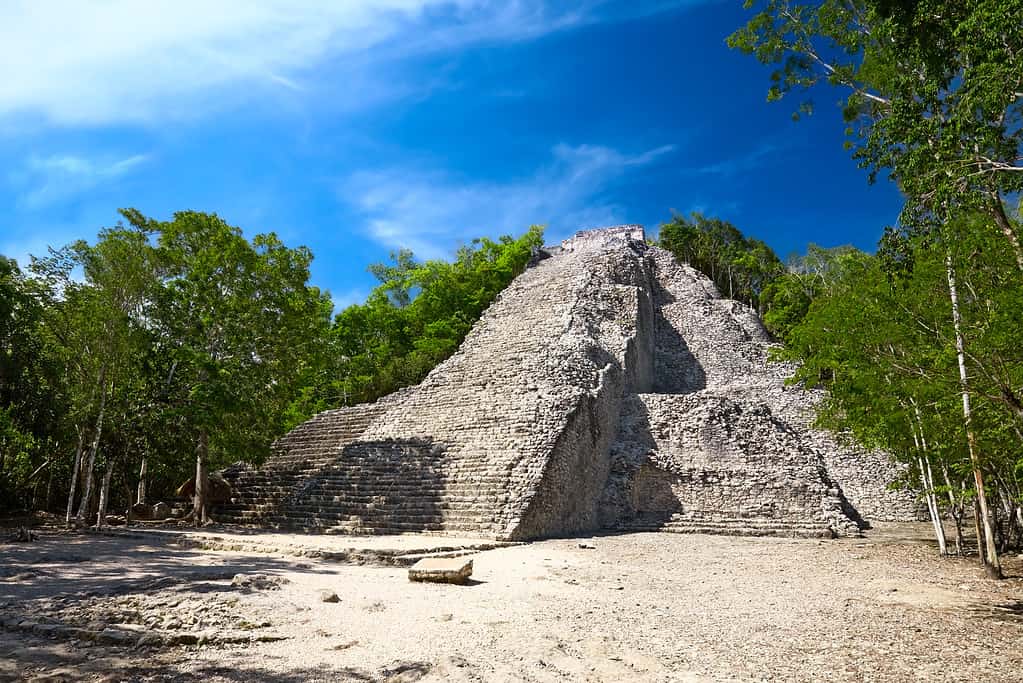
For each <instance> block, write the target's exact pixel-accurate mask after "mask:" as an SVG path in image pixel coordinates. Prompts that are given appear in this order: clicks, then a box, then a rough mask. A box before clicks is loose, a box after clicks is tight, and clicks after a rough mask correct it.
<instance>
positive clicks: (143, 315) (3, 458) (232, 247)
mask: <svg viewBox="0 0 1023 683" xmlns="http://www.w3.org/2000/svg"><path fill="white" fill-rule="evenodd" d="M121 214H122V216H123V219H124V220H123V221H121V222H120V223H119V224H118V225H117V226H115V227H112V228H106V229H104V230H102V231H101V232H100V233H99V235H98V237H97V238H96V240H95V243H94V244H89V243H87V242H85V241H78V242H75V243H74V244H71V245H68V246H65V247H63V248H61V249H56V250H51V252H50V254H49V255H48V256H46V257H43V258H33V260H32V263H31V264H30V265H29V266H28V268H27V269H26V271H22V270H21V269H20V268H19V266H18V264H16V263H15V262H14V261H12V260H10V259H6V258H0V501H2V505H3V506H5V507H7V508H12V507H31V508H46V509H57V508H58V507H60V508H61V509H62V510H63V511H64V515H65V517H66V520H67V522H69V523H77V524H85V523H91V522H92V520H94V519H97V515H98V523H99V524H102V523H103V519H104V516H105V513H106V511H107V510H108V509H110V510H113V509H115V508H114V507H113V506H115V505H116V506H117V507H116V509H118V510H123V509H124V507H125V506H126V505H127V503H128V501H132V502H136V501H144V500H145V498H146V490H147V488H148V489H149V491H151V492H154V493H157V494H159V495H161V496H167V495H168V494H172V492H173V491H174V490H175V488H176V487H177V486H178V485H179V484H181V483H182V482H184V481H186V480H188V479H189V478H190V477H192V476H193V473H196V481H198V482H204V481H205V480H206V477H205V476H204V473H205V472H206V471H207V468H217V467H223V466H224V465H227V464H228V463H230V462H234V461H237V460H247V461H255V462H258V461H259V460H261V459H262V458H263V457H264V456H265V455H266V453H267V452H268V448H269V445H270V442H271V441H272V440H273V439H274V438H275V437H277V436H279V435H281V434H283V433H284V432H285V431H287V430H288V429H289V428H291V427H292V426H294V425H295V424H297V423H299V422H301V421H303V420H305V419H306V418H308V417H309V416H310V415H312V414H313V413H315V412H318V411H320V410H323V409H326V408H330V407H336V406H340V405H348V404H352V403H357V402H361V401H371V400H374V399H375V398H377V397H379V396H381V395H383V394H386V393H388V392H391V391H393V390H395V389H397V388H400V387H403V386H407V385H409V384H414V383H416V382H418V381H419V380H421V379H422V378H423V376H425V374H426V373H427V372H428V371H429V370H430V369H431V368H432V367H433V366H434V365H436V364H437V363H438V362H440V361H441V360H443V359H444V358H446V357H447V356H449V355H450V354H451V353H453V352H454V350H455V349H456V348H457V347H458V345H459V343H460V342H461V340H462V338H463V337H464V336H465V334H466V333H467V332H468V330H469V329H470V327H471V326H472V324H473V322H474V321H475V320H476V319H477V318H478V317H479V315H480V314H481V312H482V311H483V310H484V309H485V308H486V307H487V306H488V305H489V304H490V302H491V301H492V300H493V299H494V297H495V296H496V295H497V294H498V293H499V292H500V291H501V290H502V289H503V288H504V287H505V286H506V285H507V284H508V283H509V282H510V281H511V279H512V278H514V277H515V276H516V275H517V274H518V273H520V272H521V271H522V270H523V269H524V268H525V267H526V264H527V263H528V261H529V259H530V257H531V256H532V254H533V250H534V248H535V247H537V246H538V245H540V244H541V242H542V230H541V229H540V228H536V227H534V228H530V229H529V230H528V231H526V232H525V233H524V234H523V235H522V236H520V237H518V238H517V239H515V238H511V237H502V238H501V239H500V240H498V241H496V242H495V241H492V240H488V239H481V240H477V241H475V242H474V243H472V244H471V245H468V246H465V247H462V248H461V249H459V251H458V252H457V254H456V255H455V258H454V259H453V260H451V261H450V262H445V261H419V260H417V259H416V258H415V257H414V255H413V254H412V253H410V252H407V251H403V252H401V253H398V254H395V255H394V263H393V264H390V265H386V264H378V265H375V266H372V267H371V270H372V272H373V274H374V275H376V277H377V278H378V279H379V280H380V284H379V286H378V287H377V288H376V289H375V290H374V291H373V293H372V294H371V295H370V297H369V298H368V299H367V301H366V302H365V303H364V304H361V305H355V306H351V307H349V308H346V309H345V310H343V311H341V312H340V313H339V314H338V315H337V316H333V305H332V303H331V301H330V298H329V296H328V295H327V294H325V293H323V292H321V291H319V290H318V289H317V288H316V287H313V286H311V285H310V284H309V264H310V262H311V261H312V257H313V255H312V254H311V253H310V251H309V250H308V249H305V248H303V247H300V248H297V249H293V248H289V247H287V246H285V245H283V244H282V243H281V242H280V241H279V240H278V239H277V238H276V237H275V236H274V235H273V234H267V235H256V236H255V237H253V238H252V239H251V240H249V239H246V238H245V237H244V235H243V234H242V231H241V230H240V229H239V228H237V227H233V226H231V225H229V224H227V223H226V222H225V221H224V220H223V219H221V218H219V217H218V216H216V215H210V214H203V213H195V212H188V211H186V212H180V213H177V214H175V216H174V217H173V219H172V220H170V221H166V222H161V221H155V220H152V219H150V218H147V217H145V216H143V215H142V214H141V213H139V212H138V211H135V210H123V211H122V212H121ZM199 488H200V491H199V493H200V496H198V499H199V500H201V499H203V496H202V495H201V494H202V493H203V492H202V488H203V487H202V485H201V484H200V486H199ZM65 502H66V507H65V505H64V503H65ZM193 514H195V515H196V521H204V520H205V519H206V518H207V515H208V512H207V511H206V510H205V506H204V505H203V504H201V503H197V506H196V509H195V510H194V511H193Z"/></svg>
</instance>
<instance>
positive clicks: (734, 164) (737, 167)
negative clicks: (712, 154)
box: [695, 143, 784, 176]
mask: <svg viewBox="0 0 1023 683" xmlns="http://www.w3.org/2000/svg"><path fill="white" fill-rule="evenodd" d="M782 149H784V147H783V146H781V145H776V144H773V143H764V144H762V145H760V146H758V147H755V148H753V149H752V150H750V151H749V152H748V153H746V154H742V155H740V156H736V157H732V158H730V159H723V160H721V161H718V162H715V163H713V164H708V165H706V166H701V167H699V168H697V169H695V172H696V173H700V174H704V175H718V176H732V175H736V174H737V173H746V172H748V171H752V170H754V169H756V168H758V167H759V166H761V165H763V162H764V161H765V160H766V159H769V158H770V157H771V156H773V155H774V154H776V153H778V152H780V151H782Z"/></svg>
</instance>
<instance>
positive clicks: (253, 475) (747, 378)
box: [216, 225, 918, 540]
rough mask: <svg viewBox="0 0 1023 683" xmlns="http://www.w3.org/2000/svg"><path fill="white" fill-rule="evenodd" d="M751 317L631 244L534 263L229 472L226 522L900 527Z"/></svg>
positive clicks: (902, 502)
mask: <svg viewBox="0 0 1023 683" xmlns="http://www.w3.org/2000/svg"><path fill="white" fill-rule="evenodd" d="M771 346H772V341H771V339H770V337H769V335H768V334H767V332H766V331H765V329H764V327H763V325H762V324H761V322H760V320H759V318H758V317H757V315H756V313H755V312H754V311H752V310H751V309H750V308H748V307H747V306H745V305H743V304H740V303H738V302H736V301H732V300H729V299H725V298H722V297H721V295H720V294H719V293H718V291H717V290H716V288H715V287H714V285H713V283H712V282H711V281H710V280H709V279H707V278H706V277H705V276H703V275H702V274H700V273H699V272H697V271H696V270H694V269H692V268H690V267H689V266H686V265H683V264H680V263H678V262H677V261H676V260H675V258H674V257H673V256H672V255H671V254H670V253H668V252H667V251H665V250H663V249H660V248H657V247H653V246H650V245H648V244H647V243H646V241H645V236H644V233H643V229H642V227H639V226H631V225H630V226H618V227H612V228H602V229H596V230H587V231H583V232H579V233H577V234H576V235H575V236H574V237H572V238H571V239H568V240H565V241H564V242H562V243H561V245H560V246H557V247H546V248H545V249H544V250H543V252H541V253H540V254H538V255H537V258H536V259H535V263H534V264H533V265H532V266H531V267H529V268H528V269H527V270H526V271H525V272H524V273H523V274H522V275H520V276H519V277H518V278H516V279H515V280H514V282H512V284H511V285H510V286H509V287H508V288H507V289H506V290H505V291H504V292H502V293H501V295H500V296H499V297H498V298H497V300H496V301H495V302H494V303H493V305H491V306H490V308H489V309H488V310H487V311H486V312H485V313H484V315H483V316H482V318H481V319H480V320H479V322H478V323H477V324H476V326H475V327H474V328H473V329H472V331H471V332H470V333H469V335H468V336H467V337H466V339H465V341H464V343H463V344H462V346H461V347H460V348H459V350H458V352H457V353H455V354H454V355H453V356H452V357H451V358H449V359H448V360H446V361H445V362H443V363H441V364H440V365H438V366H437V367H436V368H435V369H434V370H433V371H432V372H431V373H430V374H429V375H428V376H427V377H426V379H424V380H423V382H422V383H421V384H419V385H417V386H415V387H410V388H408V389H404V390H402V391H400V392H397V393H395V394H392V395H390V396H387V397H385V398H383V399H381V400H379V401H377V402H375V403H372V404H364V405H357V406H351V407H347V408H340V409H337V410H329V411H326V412H324V413H321V414H319V415H317V416H315V417H314V418H312V419H311V420H309V421H308V422H306V423H304V424H302V425H300V426H298V427H297V428H295V429H294V430H293V431H291V432H290V433H288V434H287V435H285V436H283V437H282V438H280V439H279V440H278V441H277V442H276V443H275V444H274V448H273V455H272V456H271V457H270V458H269V459H268V460H267V462H266V463H265V464H264V465H263V467H262V468H260V469H252V468H250V467H247V466H244V465H236V466H232V467H231V468H228V469H227V470H225V472H224V476H225V477H226V478H227V479H228V480H229V481H230V482H231V484H232V488H233V491H234V497H233V499H232V501H231V503H229V504H225V505H221V506H220V507H219V508H218V510H217V511H216V512H217V518H218V519H220V520H222V521H228V522H236V523H245V524H260V525H266V526H275V527H281V528H293V529H300V530H319V531H326V532H332V533H353V534H357V533H376V534H389V533H407V532H417V533H423V532H432V533H443V534H448V535H459V536H465V535H472V536H485V537H490V538H497V539H508V540H522V539H534V538H542V537H549V536H564V535H573V534H581V533H591V532H594V531H596V530H599V529H644V530H647V529H662V530H666V531H678V532H687V531H698V532H711V533H731V534H758V535H760V534H780V535H797V536H832V535H843V534H848V533H854V532H856V531H857V529H859V528H861V527H862V526H863V525H864V524H865V523H866V522H867V521H869V520H902V519H913V518H915V517H916V514H917V510H918V506H917V504H916V503H915V501H914V497H913V496H912V495H911V494H908V493H899V492H893V491H891V490H888V488H887V486H886V485H887V484H888V483H889V482H890V481H891V480H892V479H894V478H895V477H896V476H897V475H898V471H897V469H896V468H895V466H894V465H892V464H890V463H889V462H888V460H887V458H885V457H884V456H883V455H881V454H877V453H871V452H865V451H863V450H861V449H856V448H853V447H850V446H848V445H843V444H841V443H839V442H837V441H836V440H835V439H834V438H833V437H832V436H830V435H829V434H827V433H824V432H821V431H818V430H815V429H813V428H812V427H811V424H810V423H811V421H812V413H813V406H814V404H815V402H816V401H818V400H819V399H820V395H819V394H815V393H813V392H808V391H805V390H803V389H801V388H799V387H795V386H788V385H786V383H785V379H786V377H788V376H790V375H791V373H792V367H791V366H788V365H785V364H780V363H774V362H770V361H769V360H768V355H769V351H770V348H771Z"/></svg>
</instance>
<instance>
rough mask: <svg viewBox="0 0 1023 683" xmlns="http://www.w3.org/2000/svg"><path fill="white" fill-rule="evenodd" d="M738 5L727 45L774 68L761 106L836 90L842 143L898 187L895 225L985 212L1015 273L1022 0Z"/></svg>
mask: <svg viewBox="0 0 1023 683" xmlns="http://www.w3.org/2000/svg"><path fill="white" fill-rule="evenodd" d="M745 6H746V8H747V9H749V8H752V7H754V6H756V7H757V11H756V13H755V14H754V16H753V18H752V19H750V21H749V22H748V23H747V24H746V25H745V26H744V27H743V28H741V29H739V30H738V31H736V32H735V33H733V34H732V35H731V36H729V38H728V44H729V46H731V47H733V48H736V49H739V50H741V51H743V52H745V53H747V54H752V55H754V56H755V57H756V58H757V59H759V60H760V61H761V62H763V63H765V64H771V65H775V66H777V67H778V68H777V69H776V70H775V71H774V73H773V74H772V75H771V81H772V85H771V87H770V89H769V90H768V100H780V99H782V98H783V97H785V96H786V95H788V94H789V93H791V92H792V91H793V90H803V91H806V90H809V89H811V88H812V87H813V86H815V85H817V84H819V83H829V84H831V85H834V86H839V87H842V88H844V89H845V90H846V91H847V92H848V93H849V94H848V97H847V99H846V101H845V108H844V116H845V119H846V121H847V122H848V123H849V127H848V128H847V130H846V134H847V136H848V137H849V140H848V142H847V144H848V146H849V147H850V148H852V149H854V154H853V156H854V157H855V158H856V159H858V160H859V161H860V163H861V165H862V166H863V167H864V168H867V169H868V170H869V171H870V178H871V180H873V179H874V178H875V177H876V176H877V174H878V173H880V172H882V171H887V172H888V173H890V175H891V177H892V179H893V180H895V181H896V182H898V183H899V187H900V189H901V190H902V191H903V192H904V193H905V194H906V195H907V202H906V205H905V208H904V209H903V211H902V214H901V216H900V223H901V225H902V226H903V227H906V228H909V229H914V228H916V227H918V226H920V225H923V226H927V225H929V224H931V223H933V221H934V219H935V216H937V218H938V220H946V219H947V217H948V216H949V215H962V214H965V213H970V212H976V213H980V214H982V215H986V216H987V217H988V218H989V219H990V220H991V221H992V223H993V225H996V226H997V227H998V229H999V230H1000V232H1001V233H1002V234H1003V236H1004V237H1005V238H1006V239H1007V240H1008V242H1009V244H1010V245H1011V247H1012V249H1013V252H1014V255H1015V260H1016V264H1017V266H1018V268H1019V269H1020V270H1021V271H1023V247H1021V245H1020V239H1019V231H1018V229H1017V228H1016V226H1015V225H1014V224H1013V222H1012V221H1011V220H1010V218H1009V216H1008V215H1007V213H1006V210H1005V205H1004V200H1005V197H1006V196H1012V195H1014V194H1015V193H1018V192H1020V191H1021V190H1023V22H1020V21H1019V17H1020V16H1023V0H960V1H958V2H954V3H949V2H946V1H944V0H825V1H824V2H820V3H814V4H805V3H800V2H792V1H791V0H765V1H763V2H755V1H754V0H747V2H746V4H745ZM812 109H813V105H812V101H810V100H805V101H803V102H802V103H800V105H799V112H802V113H809V112H811V111H812ZM797 116H798V114H797Z"/></svg>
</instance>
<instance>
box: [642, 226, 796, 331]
mask: <svg viewBox="0 0 1023 683" xmlns="http://www.w3.org/2000/svg"><path fill="white" fill-rule="evenodd" d="M658 242H659V244H660V245H661V246H662V247H664V248H665V249H667V250H668V251H670V252H671V253H672V254H674V255H675V257H676V258H678V259H680V260H681V261H684V262H686V263H688V264H690V265H691V266H693V267H694V268H696V269H697V270H699V271H701V272H702V273H704V274H705V275H707V277H709V278H710V279H711V280H713V281H714V284H715V285H717V287H718V290H720V291H721V292H722V293H723V294H724V295H725V296H727V297H728V298H730V299H738V300H739V301H743V302H745V303H746V304H749V305H750V306H752V307H753V308H756V309H757V310H758V311H760V312H763V300H762V296H761V295H762V294H763V292H764V290H765V289H766V288H767V287H768V286H769V284H770V283H771V282H772V281H773V280H774V279H775V278H777V277H778V276H779V275H781V274H782V272H783V271H784V267H783V265H782V262H781V260H780V259H779V258H778V256H777V255H776V254H775V253H774V251H773V250H772V249H771V248H770V247H769V246H767V244H765V243H764V242H762V241H760V240H758V239H754V238H749V237H746V236H745V235H743V234H742V232H741V231H740V230H739V229H738V228H736V227H735V226H734V225H732V224H731V223H729V222H727V221H723V220H721V219H720V218H708V217H705V216H704V215H702V214H700V213H696V212H694V213H693V214H692V215H691V216H690V217H689V218H687V217H685V216H680V215H676V216H674V217H673V218H672V219H671V221H669V222H668V223H664V224H662V225H661V228H660V232H659V235H658Z"/></svg>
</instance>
